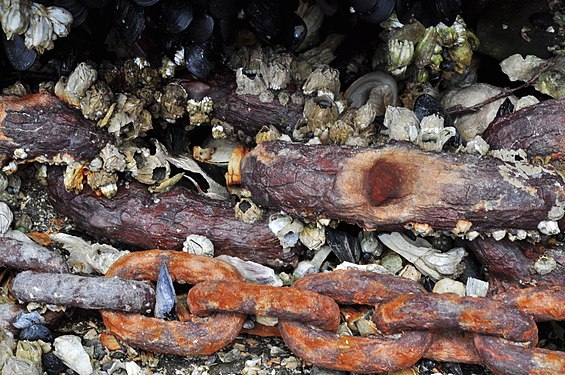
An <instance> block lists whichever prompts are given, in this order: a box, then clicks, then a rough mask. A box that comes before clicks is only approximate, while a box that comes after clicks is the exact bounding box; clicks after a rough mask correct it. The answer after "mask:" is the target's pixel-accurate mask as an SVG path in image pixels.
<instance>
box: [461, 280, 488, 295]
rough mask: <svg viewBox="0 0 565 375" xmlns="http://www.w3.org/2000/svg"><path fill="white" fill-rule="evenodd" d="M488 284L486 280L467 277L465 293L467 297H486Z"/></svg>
mask: <svg viewBox="0 0 565 375" xmlns="http://www.w3.org/2000/svg"><path fill="white" fill-rule="evenodd" d="M488 286H489V284H488V282H486V281H483V280H479V279H475V278H474V277H469V278H467V285H466V286H465V294H466V295H467V296H469V297H486V296H487V292H488Z"/></svg>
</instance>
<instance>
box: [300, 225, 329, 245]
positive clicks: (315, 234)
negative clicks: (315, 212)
mask: <svg viewBox="0 0 565 375" xmlns="http://www.w3.org/2000/svg"><path fill="white" fill-rule="evenodd" d="M299 238H300V242H302V244H303V245H304V246H306V247H307V248H309V249H310V250H318V249H319V248H320V247H322V245H323V244H325V243H326V231H325V229H324V228H323V227H322V226H315V225H307V226H305V227H304V229H302V231H301V232H300V235H299Z"/></svg>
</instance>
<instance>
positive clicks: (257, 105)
mask: <svg viewBox="0 0 565 375" xmlns="http://www.w3.org/2000/svg"><path fill="white" fill-rule="evenodd" d="M177 82H178V83H179V84H181V85H182V86H183V87H184V88H185V89H186V90H187V92H188V93H189V96H190V97H191V98H193V99H195V100H201V99H202V98H204V97H205V96H208V97H210V98H211V99H212V100H213V102H214V112H213V117H214V118H217V119H220V120H222V121H225V122H227V123H228V124H230V125H231V126H233V127H234V129H235V130H236V131H237V130H241V131H243V132H244V133H245V134H246V135H248V136H251V137H253V138H254V137H255V134H256V133H257V132H258V131H259V130H260V129H261V128H262V127H263V126H264V125H274V126H275V127H276V128H277V129H278V130H280V131H281V132H282V133H285V134H292V131H293V130H294V127H295V125H296V124H297V123H298V121H300V119H301V118H302V111H303V108H304V106H303V105H302V104H295V103H293V102H292V101H289V102H288V103H287V105H282V104H281V103H280V102H279V100H278V99H276V98H275V99H274V100H273V101H272V102H270V103H263V102H261V101H260V100H259V96H257V95H238V94H237V93H236V88H237V85H236V82H235V75H234V74H233V73H231V72H230V73H229V74H216V75H214V77H212V78H211V79H209V80H208V81H207V82H202V81H192V80H186V79H180V80H178V81H177ZM290 91H297V90H296V89H291V90H290Z"/></svg>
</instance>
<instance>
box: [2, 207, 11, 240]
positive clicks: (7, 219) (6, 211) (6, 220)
mask: <svg viewBox="0 0 565 375" xmlns="http://www.w3.org/2000/svg"><path fill="white" fill-rule="evenodd" d="M13 220H14V214H12V210H10V207H8V205H7V204H6V203H4V202H0V236H3V235H4V234H6V232H8V230H10V225H12V221H13Z"/></svg>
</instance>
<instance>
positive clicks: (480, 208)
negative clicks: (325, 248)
mask: <svg viewBox="0 0 565 375" xmlns="http://www.w3.org/2000/svg"><path fill="white" fill-rule="evenodd" d="M241 169H242V181H243V184H244V186H245V187H247V188H248V189H249V190H250V191H251V193H252V194H253V199H254V200H255V201H256V202H257V203H259V204H260V205H262V206H264V207H270V208H275V209H282V210H284V211H286V212H288V213H290V214H292V215H296V216H301V217H308V218H317V217H320V216H325V217H329V218H336V219H340V220H343V221H346V222H349V223H356V224H359V225H361V226H363V227H365V228H376V229H379V230H398V229H399V228H402V227H413V226H414V225H416V224H427V225H425V226H424V227H427V226H428V225H429V226H431V228H433V229H434V230H437V229H441V230H454V231H455V232H459V233H460V232H463V231H465V230H471V231H473V230H476V231H489V230H495V229H536V228H537V227H538V224H539V223H540V221H542V220H548V216H549V217H550V216H552V215H550V214H549V212H550V210H552V208H554V207H555V206H558V205H560V204H562V202H564V201H565V188H564V183H563V180H562V179H561V177H559V176H558V175H557V174H555V173H551V172H548V171H545V170H543V169H541V168H539V170H536V171H535V172H531V173H528V172H529V171H527V170H521V169H518V168H516V167H513V166H511V165H509V164H506V163H504V162H503V161H501V160H499V159H496V158H493V157H486V156H485V157H480V156H476V155H470V154H453V153H431V152H424V151H421V150H420V149H418V148H416V147H415V146H412V145H408V144H402V143H398V144H394V145H386V146H383V147H379V148H354V147H345V146H321V145H302V144H293V143H285V142H267V143H262V144H260V145H259V146H257V147H256V148H255V149H254V150H252V151H251V152H250V153H248V154H247V155H246V156H245V157H244V158H243V160H242V164H241ZM469 225H471V226H470V228H469ZM560 226H561V230H563V229H565V220H563V219H561V221H560Z"/></svg>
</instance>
